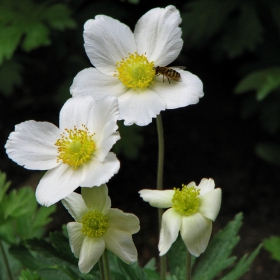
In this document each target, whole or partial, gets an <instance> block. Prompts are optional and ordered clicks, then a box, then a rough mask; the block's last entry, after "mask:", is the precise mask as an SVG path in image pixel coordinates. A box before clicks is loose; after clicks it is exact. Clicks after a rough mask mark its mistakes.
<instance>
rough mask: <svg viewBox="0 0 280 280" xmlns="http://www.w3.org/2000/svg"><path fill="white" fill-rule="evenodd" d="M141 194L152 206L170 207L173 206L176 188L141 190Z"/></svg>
mask: <svg viewBox="0 0 280 280" xmlns="http://www.w3.org/2000/svg"><path fill="white" fill-rule="evenodd" d="M139 193H140V196H141V197H142V198H143V200H144V201H146V202H149V203H150V205H151V206H153V207H158V208H169V207H171V206H172V198H173V195H174V190H163V191H158V190H141V191H139Z"/></svg>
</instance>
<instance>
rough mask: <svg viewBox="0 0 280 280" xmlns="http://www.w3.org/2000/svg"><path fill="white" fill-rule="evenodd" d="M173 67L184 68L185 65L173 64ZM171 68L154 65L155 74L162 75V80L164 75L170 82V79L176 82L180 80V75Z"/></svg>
mask: <svg viewBox="0 0 280 280" xmlns="http://www.w3.org/2000/svg"><path fill="white" fill-rule="evenodd" d="M173 68H179V69H185V68H186V67H185V66H173ZM173 68H170V67H163V66H157V67H154V69H155V71H156V75H157V76H159V75H162V81H163V82H164V77H166V78H167V80H168V83H169V84H170V80H169V78H170V79H172V80H174V81H176V82H181V81H182V79H181V75H180V73H179V72H177V71H176V70H174V69H173Z"/></svg>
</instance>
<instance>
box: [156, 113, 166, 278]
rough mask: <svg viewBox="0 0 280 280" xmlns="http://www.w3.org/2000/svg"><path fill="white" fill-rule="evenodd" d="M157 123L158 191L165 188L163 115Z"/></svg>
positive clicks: (162, 265)
mask: <svg viewBox="0 0 280 280" xmlns="http://www.w3.org/2000/svg"><path fill="white" fill-rule="evenodd" d="M156 121H157V133H158V170H157V189H158V190H162V188H163V183H162V182H163V162H164V137H163V126H162V119H161V115H158V116H157V118H156ZM162 214H163V209H162V208H158V222H159V230H160V227H161V217H162ZM165 277H166V255H164V256H162V257H161V258H160V279H161V280H165Z"/></svg>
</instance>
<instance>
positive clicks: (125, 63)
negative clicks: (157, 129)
mask: <svg viewBox="0 0 280 280" xmlns="http://www.w3.org/2000/svg"><path fill="white" fill-rule="evenodd" d="M181 21H182V20H181V17H180V14H179V11H178V10H177V9H176V8H175V7H174V6H167V7H166V8H155V9H152V10H150V11H149V12H147V13H146V14H145V15H143V16H142V17H141V18H140V19H139V20H138V22H137V24H136V26H135V29H134V33H132V31H131V30H130V28H129V27H128V26H126V25H125V24H123V23H121V22H119V21H118V20H115V19H113V18H111V17H108V16H105V15H98V16H96V17H95V19H90V20H88V21H87V22H86V23H85V25H84V40H85V45H84V46H85V50H86V53H87V55H88V57H89V59H90V61H91V63H92V65H94V66H95V68H87V69H84V70H82V71H81V72H79V73H78V74H77V76H76V77H75V79H74V81H73V84H72V86H71V88H70V92H71V94H72V95H73V96H79V95H81V94H92V95H93V96H94V98H95V99H96V100H98V99H100V98H102V97H103V96H104V95H113V96H116V97H117V98H118V102H119V107H120V116H119V119H123V120H124V124H125V125H131V124H133V123H136V124H137V125H141V126H142V125H147V124H149V123H150V122H151V121H152V118H155V117H156V116H157V115H158V114H159V113H160V111H163V110H165V109H175V108H179V107H185V106H187V105H190V104H195V103H197V102H198V101H199V98H200V97H202V96H203V91H202V88H203V87H202V82H201V81H200V79H199V78H198V77H197V76H195V75H193V74H191V73H190V72H188V71H182V70H179V69H176V71H177V72H178V73H179V74H180V76H181V81H180V82H178V81H175V80H173V79H172V78H169V79H168V78H167V77H165V78H164V77H163V76H162V75H156V71H155V69H156V67H158V66H159V67H165V66H167V65H168V64H170V63H171V62H173V61H174V60H175V59H176V58H177V56H178V55H179V53H180V51H181V49H182V46H183V40H182V38H181V35H182V31H181V28H179V27H178V26H179V24H180V23H181ZM166 74H167V73H166ZM168 75H169V76H172V75H170V74H168ZM168 75H167V76H168ZM163 78H164V80H165V81H164V82H163Z"/></svg>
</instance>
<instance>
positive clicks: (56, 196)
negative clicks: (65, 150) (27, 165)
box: [36, 164, 85, 206]
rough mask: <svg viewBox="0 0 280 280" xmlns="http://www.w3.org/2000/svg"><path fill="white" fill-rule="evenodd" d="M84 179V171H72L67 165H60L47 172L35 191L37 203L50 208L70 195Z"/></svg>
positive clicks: (81, 169)
mask: <svg viewBox="0 0 280 280" xmlns="http://www.w3.org/2000/svg"><path fill="white" fill-rule="evenodd" d="M83 178H85V174H84V169H83V168H78V169H76V170H73V169H72V168H71V167H69V166H68V165H67V164H61V165H59V166H58V167H56V168H53V169H51V170H48V171H47V172H46V173H45V175H44V176H43V178H42V179H41V181H40V182H39V185H38V186H37V189H36V199H37V201H38V202H39V203H40V204H42V205H44V206H50V205H52V204H54V203H56V202H58V201H59V200H61V199H63V198H65V197H67V196H68V195H70V194H71V193H72V192H73V191H74V190H75V189H76V188H78V186H79V185H80V182H81V181H82V180H83Z"/></svg>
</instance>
